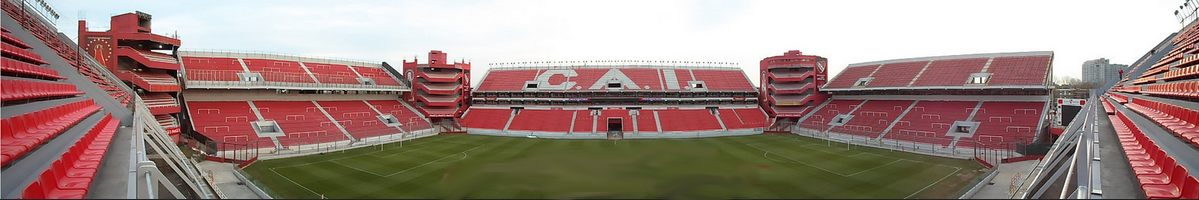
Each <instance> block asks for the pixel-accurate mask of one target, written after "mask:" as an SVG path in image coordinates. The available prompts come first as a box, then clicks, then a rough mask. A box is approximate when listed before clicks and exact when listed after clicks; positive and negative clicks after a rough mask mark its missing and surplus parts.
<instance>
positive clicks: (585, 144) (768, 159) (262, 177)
mask: <svg viewBox="0 0 1199 200" xmlns="http://www.w3.org/2000/svg"><path fill="white" fill-rule="evenodd" d="M831 144H832V145H831V146H830V145H829V143H828V142H826V141H824V140H819V139H812V138H806V137H801V136H794V135H755V136H742V137H720V138H702V139H653V140H619V141H612V140H552V139H529V138H516V137H494V136H477V135H442V136H434V137H428V138H422V139H417V140H412V141H406V142H404V144H403V147H402V148H401V147H400V146H399V144H397V143H391V144H386V146H384V147H383V149H382V150H380V148H379V147H377V146H375V147H364V148H358V149H353V150H347V151H344V152H334V153H327V154H323V155H310V156H303V157H295V158H286V159H274V160H262V161H259V162H258V163H255V164H253V165H251V166H250V167H249V168H247V169H246V171H247V172H248V173H249V174H250V176H252V177H253V179H254V180H256V182H258V183H259V184H260V185H259V186H260V187H265V189H267V190H269V191H271V193H273V195H277V197H278V198H319V197H321V195H323V196H324V197H327V198H686V199H693V198H956V197H957V195H960V194H961V193H962V192H964V188H967V187H970V186H971V185H973V184H974V183H975V182H977V181H978V180H977V178H978V176H980V175H982V174H984V171H983V170H984V169H983V167H982V166H980V165H979V164H977V163H975V162H974V161H972V160H962V159H949V158H941V157H934V156H925V155H918V154H912V153H904V152H898V151H890V150H886V149H875V148H866V147H860V146H852V147H849V148H847V147H846V145H845V144H842V143H831Z"/></svg>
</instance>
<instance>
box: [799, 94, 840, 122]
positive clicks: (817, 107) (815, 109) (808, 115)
mask: <svg viewBox="0 0 1199 200" xmlns="http://www.w3.org/2000/svg"><path fill="white" fill-rule="evenodd" d="M831 102H833V100H832V99H829V100H827V101H824V102H822V103H820V105H819V106H816V107H815V108H812V112H808V114H804V116H803V117H800V118H799V120H796V121H795V125H799V124H802V123H803V122H804V121H805V120H808V118H810V117H812V115H815V114H816V111H820V109H823V108H824V106H828V103H831Z"/></svg>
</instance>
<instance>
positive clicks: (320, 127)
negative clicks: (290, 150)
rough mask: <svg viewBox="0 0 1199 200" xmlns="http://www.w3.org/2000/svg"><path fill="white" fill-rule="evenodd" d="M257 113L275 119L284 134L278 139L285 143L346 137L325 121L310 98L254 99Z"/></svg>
mask: <svg viewBox="0 0 1199 200" xmlns="http://www.w3.org/2000/svg"><path fill="white" fill-rule="evenodd" d="M254 106H255V107H256V108H258V113H260V114H262V118H264V119H266V120H275V123H277V124H278V125H279V129H282V130H283V133H284V134H286V137H280V138H279V142H280V143H281V144H282V145H285V146H291V145H301V144H315V143H325V142H334V141H341V140H346V139H349V138H346V136H345V134H342V133H341V130H339V129H337V125H335V124H333V121H329V117H326V116H325V114H324V113H321V111H320V108H317V107H316V105H314V104H312V101H254Z"/></svg>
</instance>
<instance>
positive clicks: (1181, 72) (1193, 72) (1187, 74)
mask: <svg viewBox="0 0 1199 200" xmlns="http://www.w3.org/2000/svg"><path fill="white" fill-rule="evenodd" d="M1188 58H1190V60H1192V62H1195V61H1199V56H1196V55H1192V56H1190V57H1188ZM1184 63H1186V62H1184ZM1196 76H1199V67H1187V68H1175V69H1174V70H1170V71H1169V72H1166V75H1163V76H1162V79H1163V80H1175V79H1187V78H1195V77H1196Z"/></svg>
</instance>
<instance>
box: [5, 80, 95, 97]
mask: <svg viewBox="0 0 1199 200" xmlns="http://www.w3.org/2000/svg"><path fill="white" fill-rule="evenodd" d="M0 85H4V87H3V88H0V90H3V92H4V94H3V95H0V101H3V102H4V103H5V104H8V103H11V102H14V101H23V100H35V99H44V98H65V97H72V96H75V95H80V94H83V92H81V91H79V90H77V89H76V88H75V85H72V84H68V83H62V82H51V81H42V80H33V79H22V78H9V77H4V78H2V79H0Z"/></svg>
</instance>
